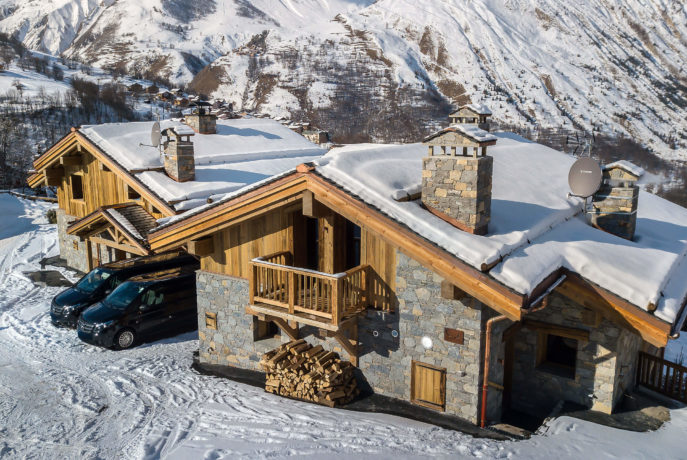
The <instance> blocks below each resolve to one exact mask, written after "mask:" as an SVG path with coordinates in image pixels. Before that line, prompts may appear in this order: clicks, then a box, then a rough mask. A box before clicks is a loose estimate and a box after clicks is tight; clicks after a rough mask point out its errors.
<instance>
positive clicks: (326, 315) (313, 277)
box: [250, 253, 369, 325]
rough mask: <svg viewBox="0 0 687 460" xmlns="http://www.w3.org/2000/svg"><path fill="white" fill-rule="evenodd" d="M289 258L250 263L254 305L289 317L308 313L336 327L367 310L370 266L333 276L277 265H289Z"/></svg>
mask: <svg viewBox="0 0 687 460" xmlns="http://www.w3.org/2000/svg"><path fill="white" fill-rule="evenodd" d="M286 254H288V253H286ZM289 257H290V254H288V256H287V255H285V253H277V254H272V255H269V256H265V257H261V258H259V259H255V260H253V261H251V263H250V265H251V278H250V283H251V284H250V303H251V304H255V303H256V302H257V303H265V304H268V305H273V306H276V307H281V308H284V309H285V311H287V312H288V313H290V314H295V313H308V314H310V315H315V316H317V317H320V318H322V320H323V321H326V322H331V323H332V324H334V325H338V324H339V322H340V321H341V320H342V319H343V318H344V317H345V316H347V315H349V314H353V313H355V312H357V311H360V310H361V309H362V308H364V306H365V302H366V300H367V291H366V289H367V284H368V283H367V281H368V276H367V272H368V269H369V267H368V266H367V265H364V266H359V267H355V268H353V269H351V270H349V271H347V272H344V273H337V274H334V275H330V274H327V273H322V272H317V271H313V270H306V269H301V268H295V267H291V266H288V265H285V264H281V263H277V262H274V261H280V262H286V261H289V260H290V258H289Z"/></svg>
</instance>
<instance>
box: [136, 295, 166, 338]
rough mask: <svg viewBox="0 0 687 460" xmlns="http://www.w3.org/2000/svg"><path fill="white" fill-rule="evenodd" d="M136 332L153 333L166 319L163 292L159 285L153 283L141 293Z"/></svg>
mask: <svg viewBox="0 0 687 460" xmlns="http://www.w3.org/2000/svg"><path fill="white" fill-rule="evenodd" d="M138 315H139V325H138V332H140V333H142V334H151V333H155V332H156V331H157V330H158V329H159V328H160V325H161V324H162V323H163V322H164V321H165V320H166V316H167V315H166V314H165V294H164V292H163V289H162V287H161V286H159V285H153V286H151V287H149V288H148V289H146V290H145V292H143V293H142V294H141V303H140V307H139V312H138Z"/></svg>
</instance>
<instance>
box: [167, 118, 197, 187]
mask: <svg viewBox="0 0 687 460" xmlns="http://www.w3.org/2000/svg"><path fill="white" fill-rule="evenodd" d="M162 134H164V135H165V136H166V139H165V141H164V148H165V172H166V173H167V175H168V176H169V177H171V178H172V179H174V180H175V181H177V182H186V181H190V180H194V179H195V178H196V162H195V159H194V154H193V142H191V136H193V135H194V134H195V133H194V132H193V131H192V130H191V129H190V128H188V127H186V126H184V125H180V126H174V127H171V128H167V129H165V130H164V131H162Z"/></svg>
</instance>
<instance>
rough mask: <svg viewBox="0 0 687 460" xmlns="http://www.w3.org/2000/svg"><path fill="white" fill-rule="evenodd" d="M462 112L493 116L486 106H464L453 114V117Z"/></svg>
mask: <svg viewBox="0 0 687 460" xmlns="http://www.w3.org/2000/svg"><path fill="white" fill-rule="evenodd" d="M461 110H470V111H471V112H473V113H476V114H477V115H491V109H489V107H487V106H486V105H485V104H468V105H462V106H460V107H459V108H458V110H456V111H454V112H453V113H451V115H457V114H458V112H460V111H461Z"/></svg>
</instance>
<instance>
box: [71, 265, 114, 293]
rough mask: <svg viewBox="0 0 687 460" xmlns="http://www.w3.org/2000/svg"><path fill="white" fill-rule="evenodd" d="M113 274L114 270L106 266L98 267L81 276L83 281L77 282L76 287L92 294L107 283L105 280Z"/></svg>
mask: <svg viewBox="0 0 687 460" xmlns="http://www.w3.org/2000/svg"><path fill="white" fill-rule="evenodd" d="M111 275H112V271H110V270H107V269H105V268H96V269H95V270H92V271H91V272H90V273H88V275H86V276H84V277H83V278H81V281H79V282H78V283H76V288H77V289H78V290H79V291H82V292H85V293H86V294H90V293H92V292H94V291H95V290H96V289H98V288H99V287H100V286H102V285H103V284H105V281H106V280H107V279H108V278H109V277H110V276H111Z"/></svg>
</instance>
